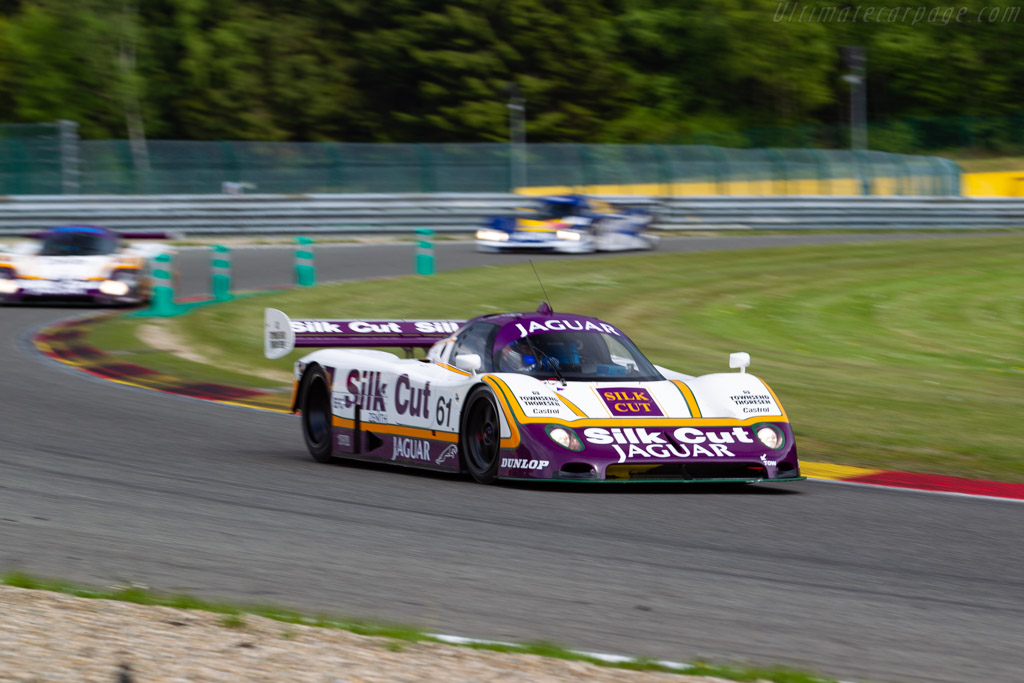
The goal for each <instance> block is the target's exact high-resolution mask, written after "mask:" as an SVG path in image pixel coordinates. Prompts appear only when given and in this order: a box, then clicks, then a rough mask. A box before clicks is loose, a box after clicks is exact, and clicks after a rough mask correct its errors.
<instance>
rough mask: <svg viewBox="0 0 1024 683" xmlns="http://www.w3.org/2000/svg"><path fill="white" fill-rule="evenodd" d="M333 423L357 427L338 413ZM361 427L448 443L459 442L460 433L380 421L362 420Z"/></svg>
mask: <svg viewBox="0 0 1024 683" xmlns="http://www.w3.org/2000/svg"><path fill="white" fill-rule="evenodd" d="M331 424H332V425H334V426H335V427H345V428H346V429H355V427H356V422H355V420H349V419H348V418H344V417H338V416H337V415H334V416H333V417H332V419H331ZM359 429H360V431H364V432H377V433H378V434H393V435H395V436H411V437H413V438H416V439H431V440H433V441H446V442H448V443H458V442H459V435H458V434H455V433H454V432H441V431H438V430H436V429H425V428H423V427H404V426H402V425H387V424H382V423H380V422H362V423H360V425H359Z"/></svg>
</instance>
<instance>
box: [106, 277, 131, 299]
mask: <svg viewBox="0 0 1024 683" xmlns="http://www.w3.org/2000/svg"><path fill="white" fill-rule="evenodd" d="M129 289H130V288H129V287H128V285H127V283H124V282H121V281H119V280H104V281H103V282H101V283H100V291H101V292H103V293H104V294H107V295H109V296H124V295H125V294H127V293H128V290H129Z"/></svg>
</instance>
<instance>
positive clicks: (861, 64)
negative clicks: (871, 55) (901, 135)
mask: <svg viewBox="0 0 1024 683" xmlns="http://www.w3.org/2000/svg"><path fill="white" fill-rule="evenodd" d="M842 50H843V61H844V62H845V63H846V68H847V69H848V70H849V73H847V74H844V75H843V80H844V81H846V82H847V83H849V84H850V149H867V148H868V127H867V118H868V103H867V93H866V88H865V81H866V80H867V61H868V60H867V55H866V54H865V50H864V48H863V47H861V46H859V45H850V46H847V47H844V48H842Z"/></svg>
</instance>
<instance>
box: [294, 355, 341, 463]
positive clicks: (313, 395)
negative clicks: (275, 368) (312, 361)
mask: <svg viewBox="0 0 1024 683" xmlns="http://www.w3.org/2000/svg"><path fill="white" fill-rule="evenodd" d="M298 407H299V411H301V413H302V436H303V438H305V440H306V448H307V449H309V454H310V455H312V456H313V459H314V460H316V461H317V462H325V463H326V462H334V461H335V458H334V456H332V455H331V439H332V436H333V430H332V429H331V421H332V414H331V385H330V382H329V380H328V379H327V373H326V372H324V369H323V368H322V367H320V366H319V365H312V366H310V367H309V368H308V369H307V370H306V373H305V375H303V377H302V384H301V388H300V391H299V402H298Z"/></svg>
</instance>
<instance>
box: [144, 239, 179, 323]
mask: <svg viewBox="0 0 1024 683" xmlns="http://www.w3.org/2000/svg"><path fill="white" fill-rule="evenodd" d="M172 260H173V258H172V257H171V255H170V254H160V255H159V256H157V257H156V258H155V259H154V261H155V262H156V265H155V266H154V267H153V298H152V299H151V300H150V303H149V314H150V315H154V316H157V317H167V316H171V315H175V314H176V313H177V312H178V307H177V305H175V303H174V277H173V275H172V272H173V270H174V268H173V266H172V265H171V261H172Z"/></svg>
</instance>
